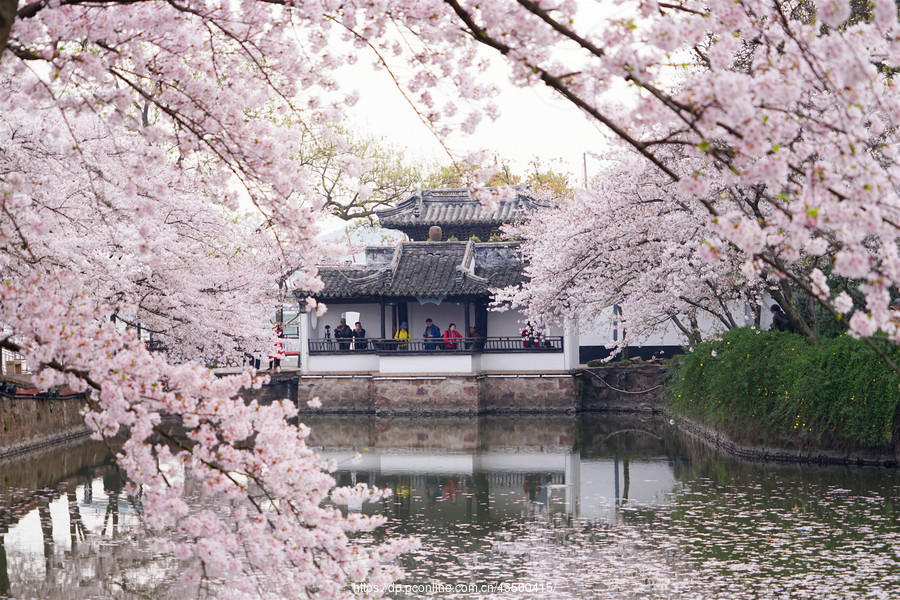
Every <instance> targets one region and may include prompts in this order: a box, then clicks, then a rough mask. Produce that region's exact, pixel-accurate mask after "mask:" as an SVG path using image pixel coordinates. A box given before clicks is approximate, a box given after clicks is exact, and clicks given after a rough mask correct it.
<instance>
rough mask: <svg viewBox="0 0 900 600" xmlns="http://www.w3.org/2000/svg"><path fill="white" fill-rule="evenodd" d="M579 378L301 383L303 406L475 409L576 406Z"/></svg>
mask: <svg viewBox="0 0 900 600" xmlns="http://www.w3.org/2000/svg"><path fill="white" fill-rule="evenodd" d="M578 389H579V384H578V381H577V380H576V379H575V378H574V377H573V376H572V375H570V374H547V375H508V374H491V375H449V374H448V375H429V376H414V375H409V376H403V375H398V376H382V375H342V376H335V375H328V376H317V375H304V376H300V377H299V380H298V383H297V402H298V406H299V407H300V410H301V411H302V412H313V411H312V410H311V409H309V408H308V407H307V404H306V403H307V402H308V401H310V400H312V399H313V398H316V397H318V398H319V401H320V402H321V403H322V407H321V408H320V409H316V410H315V411H314V412H325V413H373V414H385V415H388V414H397V415H403V414H430V415H467V414H468V415H474V414H480V413H499V412H575V411H577V410H578V405H579V393H578Z"/></svg>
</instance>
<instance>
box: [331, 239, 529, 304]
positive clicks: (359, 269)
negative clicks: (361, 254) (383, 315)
mask: <svg viewBox="0 0 900 600" xmlns="http://www.w3.org/2000/svg"><path fill="white" fill-rule="evenodd" d="M518 246H519V243H518V242H499V243H474V242H404V243H401V244H398V245H397V246H395V247H393V248H368V249H367V251H366V257H367V259H366V264H365V265H350V266H335V267H332V266H323V267H319V276H320V277H321V278H322V281H323V282H324V283H325V287H324V289H323V290H322V291H321V292H319V293H318V294H316V296H317V297H319V298H360V297H373V296H387V297H419V296H443V297H448V296H469V297H471V296H489V295H490V290H491V289H496V288H502V287H506V286H508V285H514V284H517V283H520V282H521V281H522V278H523V265H522V261H521V258H520V257H519V252H518Z"/></svg>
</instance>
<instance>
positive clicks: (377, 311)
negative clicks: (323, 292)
mask: <svg viewBox="0 0 900 600" xmlns="http://www.w3.org/2000/svg"><path fill="white" fill-rule="evenodd" d="M351 311H353V312H358V313H359V322H360V323H361V324H362V326H363V329H365V330H366V336H368V337H372V338H377V337H380V335H381V305H380V304H333V305H329V306H328V312H326V313H325V314H324V315H323V316H321V317H319V318H317V319H316V327H315V328H314V329H311V330H310V336H311V337H312V338H313V339H318V338H323V337H325V325H331V335H332V337H333V336H334V330H335V328H336V327H337V326H338V325H340V323H341V314H343V313H346V312H351ZM354 324H355V321H354V320H353V319H352V318H350V319H347V325H349V326H350V329H353V326H354Z"/></svg>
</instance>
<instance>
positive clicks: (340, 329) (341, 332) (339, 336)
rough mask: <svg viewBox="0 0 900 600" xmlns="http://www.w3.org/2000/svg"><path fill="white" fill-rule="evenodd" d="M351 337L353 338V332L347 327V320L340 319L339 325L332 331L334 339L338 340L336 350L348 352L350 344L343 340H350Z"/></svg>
mask: <svg viewBox="0 0 900 600" xmlns="http://www.w3.org/2000/svg"><path fill="white" fill-rule="evenodd" d="M351 337H353V331H352V330H351V329H350V326H349V325H347V319H343V318H342V319H341V324H340V325H338V326H337V327H335V329H334V339H336V340H340V341H338V348H340V349H341V350H348V349H349V348H350V343H349V342H345V341H343V340H346V339H350V338H351Z"/></svg>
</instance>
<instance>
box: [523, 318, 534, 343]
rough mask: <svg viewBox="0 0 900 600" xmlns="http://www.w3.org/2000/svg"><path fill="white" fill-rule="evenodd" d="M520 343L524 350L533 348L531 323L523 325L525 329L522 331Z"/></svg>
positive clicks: (532, 327)
mask: <svg viewBox="0 0 900 600" xmlns="http://www.w3.org/2000/svg"><path fill="white" fill-rule="evenodd" d="M522 343H523V344H524V345H525V347H526V348H533V347H535V344H534V326H533V325H532V324H531V321H528V323H527V324H526V325H525V329H523V330H522Z"/></svg>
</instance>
